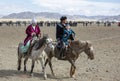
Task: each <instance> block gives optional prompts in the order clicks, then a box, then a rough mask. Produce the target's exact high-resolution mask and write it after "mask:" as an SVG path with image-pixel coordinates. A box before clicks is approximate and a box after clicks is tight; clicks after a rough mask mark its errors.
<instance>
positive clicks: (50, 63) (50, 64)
mask: <svg viewBox="0 0 120 81" xmlns="http://www.w3.org/2000/svg"><path fill="white" fill-rule="evenodd" d="M48 61H49V66H50V69H51V73H52V75H53V76H54V77H55V74H54V72H53V68H52V62H51V59H49V60H48Z"/></svg>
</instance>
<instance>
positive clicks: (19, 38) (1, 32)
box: [0, 25, 120, 81]
mask: <svg viewBox="0 0 120 81" xmlns="http://www.w3.org/2000/svg"><path fill="white" fill-rule="evenodd" d="M25 28H26V27H7V26H1V27H0V81H44V79H43V75H42V71H41V65H40V63H36V65H35V68H34V77H30V76H29V72H30V66H31V60H29V61H28V64H27V69H28V72H27V73H26V74H24V72H23V64H22V70H21V71H20V72H18V71H17V46H18V43H19V42H23V40H24V38H25V36H26V35H25V32H24V31H25ZM72 29H73V30H74V31H75V32H76V39H79V40H84V41H86V40H89V41H91V42H92V45H93V47H94V53H95V54H94V55H95V59H94V60H88V59H87V56H86V55H85V54H84V53H81V55H80V56H79V59H78V60H77V61H76V67H77V70H76V73H75V76H76V77H75V78H70V76H69V70H70V63H69V62H67V61H58V60H57V59H55V58H54V59H53V60H52V62H53V69H54V72H55V75H56V78H54V77H53V76H52V75H51V72H50V68H49V67H48V66H47V68H46V69H47V70H46V72H47V75H48V79H47V80H46V81H120V27H117V25H112V27H103V26H100V27H97V26H96V25H93V26H90V27H82V26H80V25H79V26H78V27H73V28H72ZM41 30H42V33H49V35H50V37H52V38H53V39H55V27H41Z"/></svg>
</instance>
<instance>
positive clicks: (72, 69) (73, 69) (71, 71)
mask: <svg viewBox="0 0 120 81" xmlns="http://www.w3.org/2000/svg"><path fill="white" fill-rule="evenodd" d="M69 62H70V63H71V69H70V77H74V74H75V70H76V66H75V61H73V60H69Z"/></svg>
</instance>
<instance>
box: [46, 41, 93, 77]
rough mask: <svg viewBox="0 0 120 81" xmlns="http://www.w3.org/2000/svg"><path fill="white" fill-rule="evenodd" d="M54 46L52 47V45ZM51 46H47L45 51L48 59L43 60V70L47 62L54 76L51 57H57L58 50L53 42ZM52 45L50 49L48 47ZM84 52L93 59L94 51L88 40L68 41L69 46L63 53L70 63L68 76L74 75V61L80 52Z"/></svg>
mask: <svg viewBox="0 0 120 81" xmlns="http://www.w3.org/2000/svg"><path fill="white" fill-rule="evenodd" d="M53 46H54V47H53ZM53 46H50V47H49V46H47V47H46V49H45V51H46V53H47V55H48V59H47V60H46V62H45V66H44V70H45V67H46V65H47V63H49V66H50V69H51V72H52V75H53V76H54V72H53V68H52V62H51V60H52V57H56V58H59V52H60V51H59V50H58V49H57V47H56V45H54V44H53ZM51 47H52V49H50V48H51ZM82 52H85V54H86V55H87V56H88V58H89V59H91V60H93V59H94V53H93V46H92V44H91V43H90V42H89V41H79V40H77V41H73V42H71V43H70V46H69V47H68V50H67V51H66V53H65V59H62V60H66V61H69V62H70V63H71V69H70V77H74V74H75V70H76V66H75V61H76V60H77V59H78V57H79V55H80V53H82Z"/></svg>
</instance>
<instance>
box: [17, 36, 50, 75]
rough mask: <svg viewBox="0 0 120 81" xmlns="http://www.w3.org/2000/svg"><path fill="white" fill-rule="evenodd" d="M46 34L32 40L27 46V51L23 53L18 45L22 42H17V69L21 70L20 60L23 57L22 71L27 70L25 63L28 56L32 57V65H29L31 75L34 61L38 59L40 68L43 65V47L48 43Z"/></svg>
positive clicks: (44, 54)
mask: <svg viewBox="0 0 120 81" xmlns="http://www.w3.org/2000/svg"><path fill="white" fill-rule="evenodd" d="M47 40H48V35H43V37H42V38H41V39H37V40H32V42H31V46H30V47H29V49H28V51H27V53H23V52H22V51H21V49H20V47H21V46H22V45H23V43H19V45H18V71H19V70H21V60H22V58H25V59H24V72H27V69H26V63H27V61H28V58H30V59H32V65H31V71H30V75H31V76H33V69H34V64H35V61H37V60H40V61H41V65H42V68H43V67H44V60H45V58H47V55H46V53H45V52H44V49H45V47H46V46H47V44H48V43H49V41H47ZM33 41H34V42H33Z"/></svg>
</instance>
